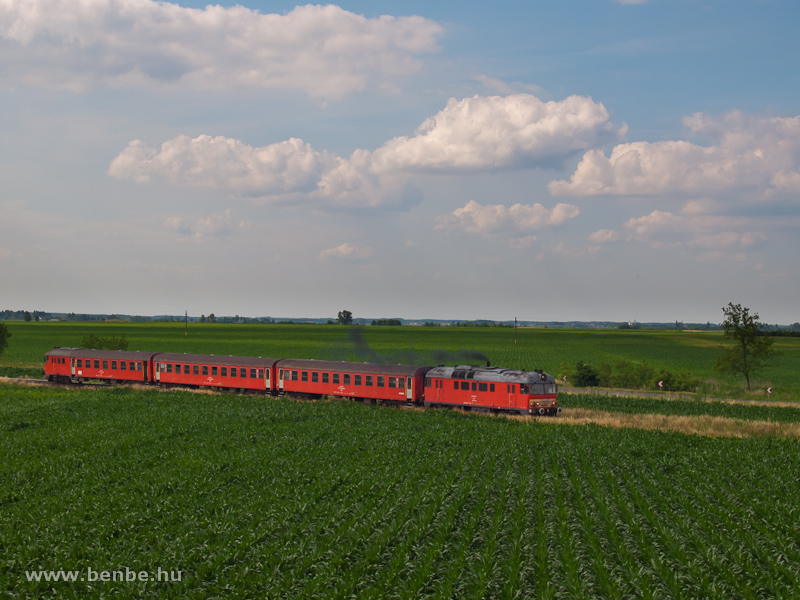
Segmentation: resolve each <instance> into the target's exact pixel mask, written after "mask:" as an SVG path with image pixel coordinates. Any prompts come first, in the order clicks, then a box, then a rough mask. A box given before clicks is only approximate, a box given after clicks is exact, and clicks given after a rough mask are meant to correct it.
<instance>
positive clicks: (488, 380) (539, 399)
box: [425, 365, 561, 415]
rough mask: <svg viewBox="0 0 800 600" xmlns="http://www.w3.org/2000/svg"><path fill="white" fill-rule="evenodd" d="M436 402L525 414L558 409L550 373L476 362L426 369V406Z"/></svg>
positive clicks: (558, 411) (551, 412) (551, 413)
mask: <svg viewBox="0 0 800 600" xmlns="http://www.w3.org/2000/svg"><path fill="white" fill-rule="evenodd" d="M437 405H441V406H459V407H462V408H476V409H480V410H497V411H507V412H516V413H519V414H526V415H533V414H537V415H545V414H549V415H555V414H558V413H560V412H561V408H559V406H558V397H557V387H556V382H555V379H553V377H552V376H551V375H548V374H547V373H543V372H542V371H516V370H512V369H501V368H498V367H484V366H476V365H462V366H459V367H436V368H435V369H431V371H429V372H428V374H427V377H426V379H425V406H426V407H428V406H437Z"/></svg>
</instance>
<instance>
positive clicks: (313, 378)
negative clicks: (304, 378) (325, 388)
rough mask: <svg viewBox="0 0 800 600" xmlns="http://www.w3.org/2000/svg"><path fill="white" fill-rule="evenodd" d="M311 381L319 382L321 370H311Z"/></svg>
mask: <svg viewBox="0 0 800 600" xmlns="http://www.w3.org/2000/svg"><path fill="white" fill-rule="evenodd" d="M311 383H319V372H317V371H311Z"/></svg>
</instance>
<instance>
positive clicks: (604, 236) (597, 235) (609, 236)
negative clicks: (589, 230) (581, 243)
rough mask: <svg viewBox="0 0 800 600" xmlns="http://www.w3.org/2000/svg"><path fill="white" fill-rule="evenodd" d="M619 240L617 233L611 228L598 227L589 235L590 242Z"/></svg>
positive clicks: (601, 242)
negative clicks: (598, 228)
mask: <svg viewBox="0 0 800 600" xmlns="http://www.w3.org/2000/svg"><path fill="white" fill-rule="evenodd" d="M617 240H619V234H618V233H617V232H616V231H614V230H613V229H600V230H598V231H595V232H594V233H593V234H591V235H590V236H589V242H591V243H592V244H610V243H611V242H616V241H617Z"/></svg>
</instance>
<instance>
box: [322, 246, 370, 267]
mask: <svg viewBox="0 0 800 600" xmlns="http://www.w3.org/2000/svg"><path fill="white" fill-rule="evenodd" d="M372 253H373V249H372V248H370V247H369V246H354V245H353V244H350V243H344V244H340V245H339V246H336V247H335V248H328V249H327V250H323V251H322V252H320V253H319V258H320V260H334V261H343V262H354V263H359V262H366V261H367V260H368V259H369V258H370V257H371V256H372Z"/></svg>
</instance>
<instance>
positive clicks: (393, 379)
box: [389, 377, 397, 388]
mask: <svg viewBox="0 0 800 600" xmlns="http://www.w3.org/2000/svg"><path fill="white" fill-rule="evenodd" d="M389 387H390V388H393V387H397V378H396V377H389Z"/></svg>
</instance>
